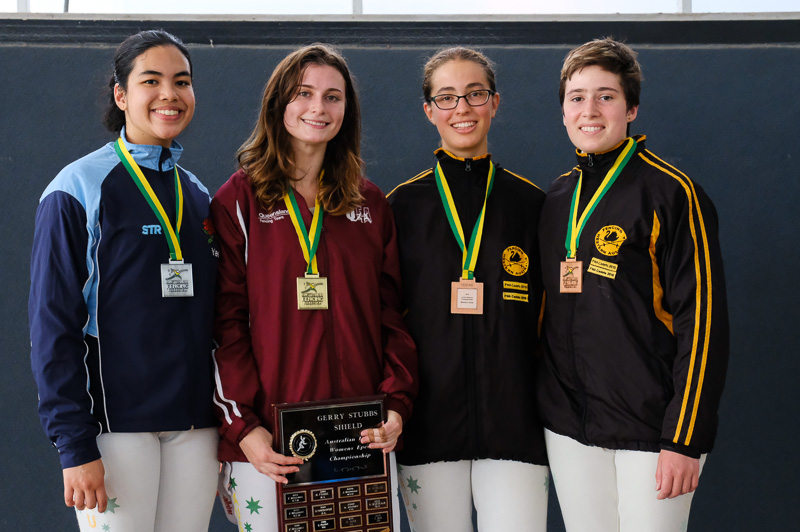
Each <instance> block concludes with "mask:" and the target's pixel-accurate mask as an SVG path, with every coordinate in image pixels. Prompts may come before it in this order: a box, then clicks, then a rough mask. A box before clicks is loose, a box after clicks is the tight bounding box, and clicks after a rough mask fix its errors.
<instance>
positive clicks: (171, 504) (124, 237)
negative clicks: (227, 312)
mask: <svg viewBox="0 0 800 532" xmlns="http://www.w3.org/2000/svg"><path fill="white" fill-rule="evenodd" d="M109 87H110V91H109V92H110V96H109V108H108V110H107V114H106V125H107V126H108V128H109V129H110V130H111V131H112V132H114V133H115V134H117V135H118V139H117V140H116V141H115V142H111V143H109V144H107V145H105V146H103V147H102V148H100V149H99V150H97V151H95V152H92V153H90V154H89V155H87V156H86V157H83V158H82V159H79V160H77V161H75V162H74V163H72V164H70V165H68V166H67V167H66V168H64V169H63V170H62V171H61V172H60V173H59V174H58V176H57V177H56V178H55V180H53V182H52V183H50V185H49V186H48V187H47V189H46V190H45V192H44V194H43V195H42V199H41V202H40V204H39V209H38V211H37V213H36V232H35V235H34V242H33V256H32V259H31V294H30V305H29V316H30V324H31V346H32V352H31V360H32V367H33V373H34V376H35V378H36V383H37V386H38V389H39V416H40V418H41V421H42V425H43V426H44V429H45V432H46V433H47V435H48V436H49V437H50V440H51V441H52V442H53V445H54V446H55V447H56V448H57V449H58V452H59V453H60V456H61V465H62V467H63V469H64V500H65V502H66V504H67V506H74V507H75V508H76V510H77V511H78V522H79V524H80V528H81V530H83V531H88V530H94V529H97V530H100V529H103V530H114V531H116V532H141V531H148V530H151V531H167V530H170V531H173V530H179V531H187V532H189V531H191V532H196V531H198V530H206V529H207V528H208V523H209V519H210V517H211V509H212V506H213V501H214V492H215V488H216V480H215V479H216V477H217V473H218V469H219V464H218V462H217V460H216V447H217V441H218V436H217V430H216V423H215V420H214V415H213V412H212V407H211V393H212V389H213V385H212V383H213V381H212V361H211V349H212V337H211V332H210V331H211V326H212V318H213V295H214V277H215V272H216V261H217V259H216V255H217V251H216V250H215V248H214V243H213V231H211V229H210V227H211V226H210V224H209V220H208V216H209V202H210V198H209V195H208V191H207V190H206V188H205V187H204V186H203V185H202V184H201V183H200V182H199V181H198V180H197V178H196V177H195V176H193V175H192V174H190V173H189V172H187V171H186V170H184V169H183V168H179V167H178V166H177V160H178V158H180V156H181V153H182V152H183V148H182V147H181V145H180V144H178V143H177V142H176V141H175V140H174V139H175V137H176V136H178V134H180V133H181V132H182V131H183V130H184V129H185V128H186V126H187V125H188V124H189V122H190V121H191V120H192V115H193V114H194V108H195V101H194V92H193V89H192V63H191V60H190V58H189V52H188V51H187V49H186V47H185V46H184V45H183V43H182V42H181V41H180V40H179V39H178V38H176V37H174V36H173V35H170V34H169V33H166V32H164V31H160V30H159V31H143V32H140V33H137V34H136V35H133V36H131V37H129V38H127V39H126V40H125V41H124V42H123V43H122V44H121V45H120V46H119V48H117V51H116V54H115V55H114V72H113V74H112V76H111V81H110V83H109Z"/></svg>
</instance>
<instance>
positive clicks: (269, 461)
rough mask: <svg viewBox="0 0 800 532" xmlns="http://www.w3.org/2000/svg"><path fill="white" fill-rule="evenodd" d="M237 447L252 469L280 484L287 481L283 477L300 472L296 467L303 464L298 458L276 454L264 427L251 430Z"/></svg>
mask: <svg viewBox="0 0 800 532" xmlns="http://www.w3.org/2000/svg"><path fill="white" fill-rule="evenodd" d="M239 447H241V448H242V451H243V452H244V455H245V456H246V457H247V461H248V462H250V463H251V464H252V465H253V467H255V468H256V469H257V470H258V471H259V472H261V473H264V474H265V475H267V476H268V477H269V478H271V479H272V480H274V481H275V482H278V483H280V484H286V483H287V482H288V480H287V479H286V477H285V476H284V475H288V474H290V473H297V472H298V471H300V468H299V467H297V466H299V465H300V464H302V463H303V460H302V459H300V458H295V457H294V456H284V455H282V454H280V453H276V452H275V451H274V450H273V449H272V434H270V433H269V431H268V430H267V429H265V428H264V427H256V428H254V429H253V430H251V431H250V432H249V433H248V434H247V436H245V437H244V438H242V441H241V442H239Z"/></svg>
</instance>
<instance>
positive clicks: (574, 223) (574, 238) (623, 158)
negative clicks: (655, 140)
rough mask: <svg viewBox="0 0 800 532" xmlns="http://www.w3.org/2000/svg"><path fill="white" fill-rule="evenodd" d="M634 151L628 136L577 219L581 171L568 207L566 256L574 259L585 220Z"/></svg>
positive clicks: (633, 142)
mask: <svg viewBox="0 0 800 532" xmlns="http://www.w3.org/2000/svg"><path fill="white" fill-rule="evenodd" d="M635 151H636V141H635V140H633V139H632V138H628V143H627V144H626V145H625V147H624V148H623V149H622V152H621V153H620V154H619V157H617V160H616V161H614V165H613V166H612V167H611V168H610V169H609V171H608V173H607V174H606V177H605V178H604V179H603V182H602V183H600V186H599V187H598V188H597V191H596V192H595V193H594V196H592V199H590V200H589V203H588V204H587V205H586V208H585V209H583V214H581V217H580V220H579V219H578V200H579V198H580V196H581V185H582V184H583V172H582V171H581V176H580V177H579V178H578V186H577V187H575V192H574V193H573V194H572V203H571V204H570V207H569V225H568V226H567V239H566V241H565V242H564V245H565V246H566V248H567V258H568V259H574V258H575V256H576V254H577V252H578V242H579V241H580V238H581V232H583V228H584V227H585V226H586V221H587V220H588V219H589V217H590V216H591V215H592V213H593V212H594V209H595V207H597V204H598V203H600V200H601V199H603V196H605V195H606V192H608V189H610V188H611V185H613V184H614V182H615V181H616V180H617V177H619V174H620V173H621V172H622V169H623V168H625V165H627V164H628V161H630V160H631V157H633V153H634V152H635Z"/></svg>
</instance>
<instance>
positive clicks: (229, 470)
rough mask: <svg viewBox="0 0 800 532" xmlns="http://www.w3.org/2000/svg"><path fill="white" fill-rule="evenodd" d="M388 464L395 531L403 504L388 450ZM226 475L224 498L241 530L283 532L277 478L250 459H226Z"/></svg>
mask: <svg viewBox="0 0 800 532" xmlns="http://www.w3.org/2000/svg"><path fill="white" fill-rule="evenodd" d="M389 467H391V470H392V486H391V493H392V497H391V505H392V515H393V516H394V530H396V531H397V532H400V510H401V508H402V507H401V506H400V499H399V496H398V494H397V461H396V458H395V454H394V452H392V453H389ZM223 475H224V477H223V479H222V482H221V485H224V486H227V490H226V491H227V494H223V497H230V499H229V500H230V501H231V505H232V511H233V514H234V516H235V517H236V520H237V521H238V524H239V526H238V529H239V530H240V531H247V532H283V531H279V530H278V499H277V492H276V488H275V481H274V480H272V479H271V478H269V477H268V476H267V475H265V474H263V473H261V472H259V471H258V470H257V469H256V468H255V467H253V465H252V464H250V462H226V463H225V464H224V467H223ZM220 493H222V492H220ZM223 505H225V501H223ZM309 530H310V529H309Z"/></svg>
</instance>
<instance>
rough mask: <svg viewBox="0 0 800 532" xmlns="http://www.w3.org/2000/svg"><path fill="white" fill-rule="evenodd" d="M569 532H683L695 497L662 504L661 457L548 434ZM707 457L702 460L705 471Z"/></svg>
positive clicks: (565, 521)
mask: <svg viewBox="0 0 800 532" xmlns="http://www.w3.org/2000/svg"><path fill="white" fill-rule="evenodd" d="M544 437H545V442H546V443H547V456H548V457H549V459H550V469H551V470H552V472H553V483H554V484H555V487H556V495H558V502H559V504H560V506H561V513H562V515H563V516H564V524H565V526H566V529H567V531H568V532H683V531H685V530H686V529H687V528H688V526H689V510H690V508H691V505H692V497H693V496H694V493H686V494H684V495H681V496H679V497H675V498H674V499H664V500H661V501H660V500H658V492H657V491H656V468H657V466H658V455H659V453H654V452H646V451H627V450H613V449H604V448H602V447H591V446H587V445H583V444H581V443H578V442H577V441H575V440H573V439H572V438H568V437H567V436H561V435H559V434H556V433H554V432H551V431H549V430H546V429H545V432H544ZM705 461H706V455H705V454H704V455H702V456H701V457H700V472H701V473H702V472H703V465H704V464H705Z"/></svg>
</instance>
